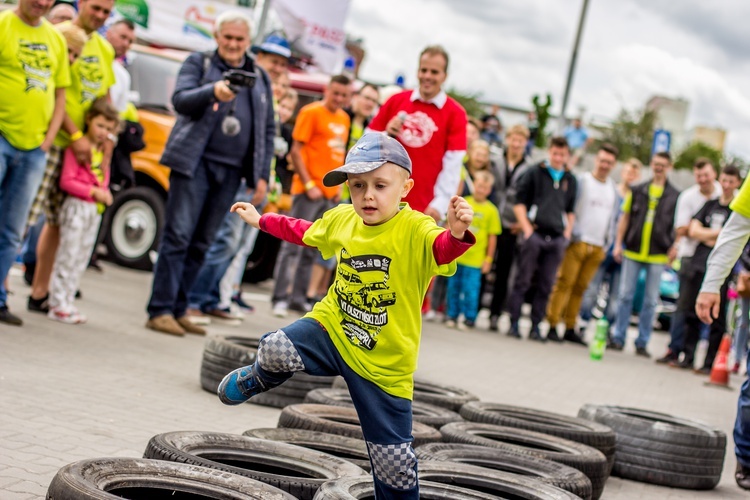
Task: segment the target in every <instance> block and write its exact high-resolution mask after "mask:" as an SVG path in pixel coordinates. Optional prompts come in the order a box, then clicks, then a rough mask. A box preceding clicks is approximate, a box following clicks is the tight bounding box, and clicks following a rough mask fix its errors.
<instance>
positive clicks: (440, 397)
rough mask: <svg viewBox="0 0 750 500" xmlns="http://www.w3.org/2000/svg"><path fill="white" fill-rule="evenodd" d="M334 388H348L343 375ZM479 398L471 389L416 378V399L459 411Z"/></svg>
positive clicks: (332, 385)
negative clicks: (466, 389)
mask: <svg viewBox="0 0 750 500" xmlns="http://www.w3.org/2000/svg"><path fill="white" fill-rule="evenodd" d="M331 387H332V388H333V389H347V390H348V387H347V386H346V381H345V380H344V379H343V378H342V377H336V378H335V379H334V380H333V383H332V384H331ZM478 400H479V398H478V397H476V396H475V395H474V394H472V393H470V392H469V391H465V390H464V389H460V388H458V387H453V386H450V385H442V384H437V383H434V382H430V381H428V380H424V379H420V378H415V379H414V399H413V401H415V402H416V401H419V402H422V403H428V404H431V405H435V406H440V407H442V408H447V409H449V410H452V411H454V412H458V410H460V409H461V407H462V406H463V405H465V404H466V403H468V402H470V401H478Z"/></svg>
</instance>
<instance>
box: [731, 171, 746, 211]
mask: <svg viewBox="0 0 750 500" xmlns="http://www.w3.org/2000/svg"><path fill="white" fill-rule="evenodd" d="M729 208H731V209H732V210H733V211H734V212H737V213H738V214H740V215H742V216H744V217H748V218H750V182H748V181H747V179H746V180H745V182H743V183H742V187H741V188H740V192H739V193H738V194H737V196H735V198H734V200H733V201H732V203H730V204H729Z"/></svg>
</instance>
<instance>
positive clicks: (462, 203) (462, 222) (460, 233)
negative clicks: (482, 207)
mask: <svg viewBox="0 0 750 500" xmlns="http://www.w3.org/2000/svg"><path fill="white" fill-rule="evenodd" d="M473 220H474V210H473V209H472V208H471V205H469V203H468V202H467V201H466V200H464V199H463V198H461V197H460V196H456V195H454V196H453V197H452V198H451V201H450V202H449V203H448V229H450V231H451V235H452V236H453V237H454V238H457V239H459V240H462V239H463V238H464V233H465V232H466V231H468V230H469V226H471V221H473Z"/></svg>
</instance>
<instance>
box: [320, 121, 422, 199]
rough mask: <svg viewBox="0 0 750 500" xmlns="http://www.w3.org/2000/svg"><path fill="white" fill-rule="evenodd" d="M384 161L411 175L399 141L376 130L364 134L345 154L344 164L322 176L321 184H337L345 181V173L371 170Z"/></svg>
mask: <svg viewBox="0 0 750 500" xmlns="http://www.w3.org/2000/svg"><path fill="white" fill-rule="evenodd" d="M386 163H395V164H396V165H398V166H399V167H401V168H403V169H405V170H406V171H407V172H409V175H411V159H410V158H409V154H408V153H407V152H406V150H405V149H404V147H403V146H402V145H401V143H400V142H398V141H397V140H396V139H394V138H393V137H390V136H388V135H385V134H381V133H377V132H371V133H369V134H365V135H363V136H362V137H361V138H360V139H359V140H358V141H357V143H356V144H355V145H354V147H353V148H352V149H351V150H350V151H349V154H347V155H346V162H345V164H344V166H342V167H339V168H337V169H334V170H331V171H330V172H328V173H327V174H326V175H325V177H323V185H325V186H328V187H333V186H338V185H339V184H341V183H343V182H345V181H346V174H364V173H367V172H372V171H373V170H375V169H376V168H380V167H382V166H383V165H385V164H386Z"/></svg>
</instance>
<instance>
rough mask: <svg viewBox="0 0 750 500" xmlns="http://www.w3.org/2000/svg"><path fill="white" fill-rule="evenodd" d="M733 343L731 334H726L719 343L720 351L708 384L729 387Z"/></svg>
mask: <svg viewBox="0 0 750 500" xmlns="http://www.w3.org/2000/svg"><path fill="white" fill-rule="evenodd" d="M731 345H732V340H731V338H730V337H729V335H726V334H725V335H724V337H722V339H721V344H720V345H719V352H718V353H716V358H715V359H714V364H713V366H712V367H711V377H710V378H709V379H708V382H706V385H714V386H719V387H726V388H729V366H728V361H729V348H730V347H731Z"/></svg>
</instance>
